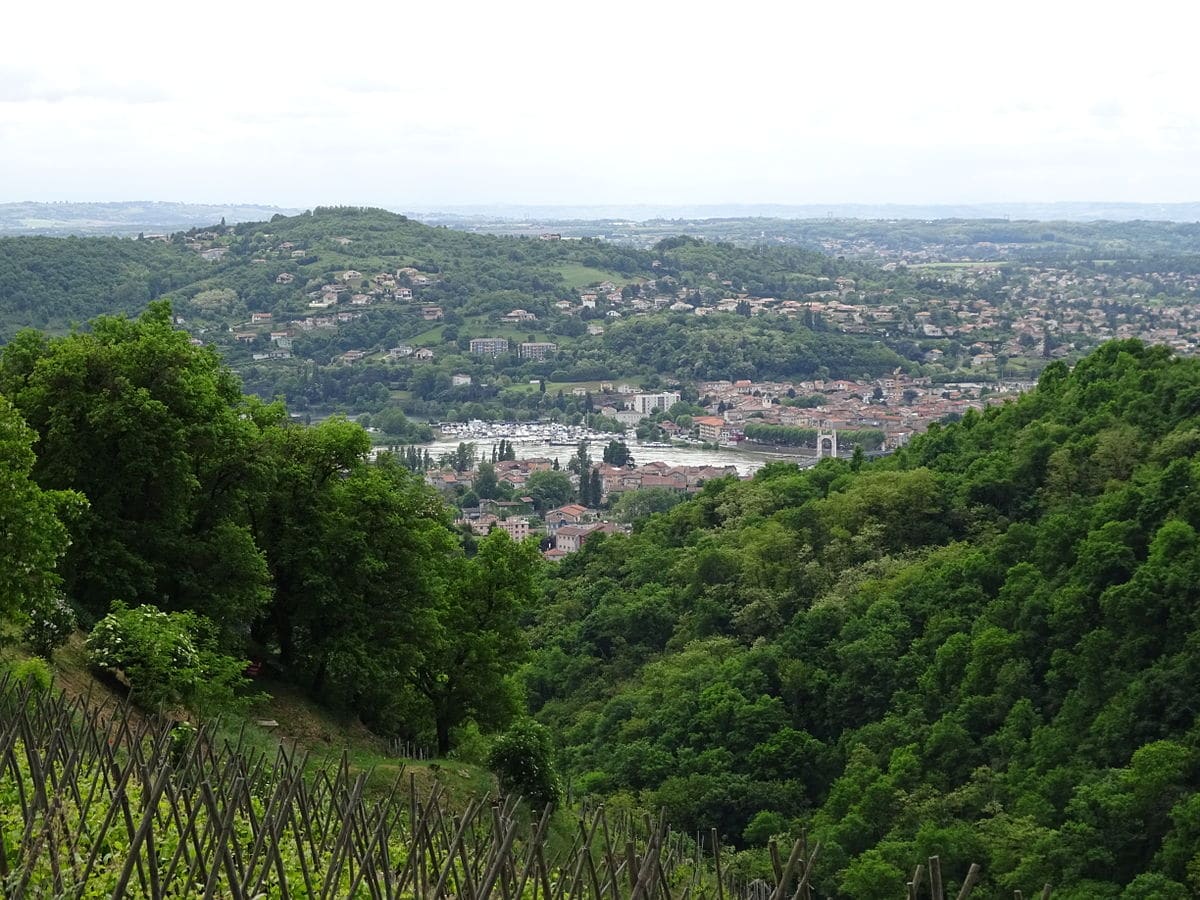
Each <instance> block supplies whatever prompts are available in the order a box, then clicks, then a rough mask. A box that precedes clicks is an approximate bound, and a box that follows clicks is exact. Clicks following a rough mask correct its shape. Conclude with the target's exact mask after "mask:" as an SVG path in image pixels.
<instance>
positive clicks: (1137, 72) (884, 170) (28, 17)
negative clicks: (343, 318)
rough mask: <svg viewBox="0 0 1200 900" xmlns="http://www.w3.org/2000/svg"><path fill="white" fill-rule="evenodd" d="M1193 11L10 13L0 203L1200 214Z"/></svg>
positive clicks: (138, 9) (505, 5) (894, 6)
mask: <svg viewBox="0 0 1200 900" xmlns="http://www.w3.org/2000/svg"><path fill="white" fill-rule="evenodd" d="M1195 7H1196V4H1193V3H1188V2H1184V0H1176V2H1145V0H1143V2H1138V3H1121V4H1119V5H1118V4H1111V5H1110V4H1107V3H1105V2H1104V0H1093V2H1090V3H1075V2H1059V0H1040V2H1036V3H1032V2H1023V0H1022V2H1006V3H986V4H985V3H979V2H971V0H959V2H954V3H932V2H923V0H909V2H905V3H901V2H895V0H892V2H886V3H875V2H829V3H811V2H801V0H791V2H772V3H765V2H761V3H760V2H755V0H739V2H733V3H731V2H721V3H715V2H703V0H692V2H686V3H664V2H655V0H640V2H632V3H627V2H622V0H615V2H614V0H609V2H605V3H576V2H571V0H559V2H555V3H543V2H523V0H509V2H496V0H492V2H487V3H455V2H445V0H443V2H420V0H393V2H389V3H378V4H376V3H370V4H368V3H360V2H357V0H326V2H323V3H320V4H313V5H307V4H305V3H286V4H285V3H274V2H261V0H241V2H238V3H229V2H225V0H205V2H201V3H180V2H172V0H157V2H154V3H142V2H140V0H139V2H128V0H121V2H118V3H110V4H101V3H95V2H94V0H89V2H86V3H77V2H75V0H71V2H66V3H62V2H60V3H53V4H51V3H20V4H9V5H8V6H7V7H6V10H5V13H4V16H3V18H4V30H5V32H6V37H7V40H6V41H5V42H4V49H3V54H2V55H0V202H3V201H14V200H133V199H138V200H147V199H149V200H182V201H191V202H214V203H226V202H256V203H271V204H278V205H284V206H312V205H315V204H319V203H345V204H371V205H380V206H388V207H393V208H407V209H417V208H431V207H432V208H436V207H439V206H450V205H456V204H482V203H491V204H495V203H526V204H547V203H564V204H567V203H569V204H585V203H593V204H629V203H664V204H697V203H732V202H740V203H844V202H862V203H880V202H894V203H958V202H1001V201H1054V200H1108V201H1144V202H1171V201H1185V200H1189V201H1190V200H1200V67H1198V64H1197V62H1196V40H1197V25H1200V13H1198V12H1197V11H1195ZM1110 10H1111V11H1110ZM1118 10H1119V11H1118Z"/></svg>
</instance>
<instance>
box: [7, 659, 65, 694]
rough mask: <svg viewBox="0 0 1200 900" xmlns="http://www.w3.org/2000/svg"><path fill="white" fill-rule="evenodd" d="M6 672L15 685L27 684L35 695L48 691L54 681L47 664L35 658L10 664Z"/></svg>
mask: <svg viewBox="0 0 1200 900" xmlns="http://www.w3.org/2000/svg"><path fill="white" fill-rule="evenodd" d="M8 672H9V675H11V676H12V679H13V681H15V682H17V684H28V685H29V686H30V687H31V688H32V689H33V690H34V691H35V692H37V693H43V692H45V691H48V690H50V685H51V684H52V683H53V681H54V676H53V675H52V674H51V672H50V666H49V664H48V663H47V662H46V661H45V660H44V659H39V658H38V657H36V656H35V657H33V658H31V659H23V660H21V661H20V662H15V663H12V664H10V665H9V668H8Z"/></svg>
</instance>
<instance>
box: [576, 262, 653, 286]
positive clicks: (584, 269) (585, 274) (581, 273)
mask: <svg viewBox="0 0 1200 900" xmlns="http://www.w3.org/2000/svg"><path fill="white" fill-rule="evenodd" d="M558 271H559V272H561V273H562V277H563V279H564V280H565V281H566V283H567V287H570V288H582V287H587V286H588V285H590V284H597V283H599V282H601V281H611V282H612V283H613V284H615V285H617V287H621V286H622V285H626V284H629V283H631V282H634V281H640V280H641V279H639V278H630V277H629V276H628V275H622V274H620V273H619V272H607V271H605V270H604V269H593V268H592V267H591V266H585V265H583V264H582V263H564V264H563V265H561V266H559V267H558Z"/></svg>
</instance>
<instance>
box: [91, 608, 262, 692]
mask: <svg viewBox="0 0 1200 900" xmlns="http://www.w3.org/2000/svg"><path fill="white" fill-rule="evenodd" d="M87 649H88V657H89V659H90V661H91V663H92V665H94V666H97V667H98V668H101V669H109V670H112V671H118V672H121V673H123V674H124V676H125V678H126V679H127V680H128V681H129V685H130V690H131V692H132V694H133V696H134V698H135V699H136V700H137V701H138V702H139V703H141V704H142V705H144V706H150V707H158V706H175V705H179V704H184V705H187V706H190V707H192V708H193V709H195V710H196V711H197V712H198V713H200V714H202V715H214V714H217V713H220V712H223V711H227V710H230V709H232V708H236V707H238V706H244V705H245V704H248V703H250V702H252V701H253V699H254V698H250V697H239V696H238V689H239V688H240V687H243V686H244V685H245V684H246V683H247V679H246V678H245V676H244V675H243V672H244V670H245V668H246V663H245V662H244V661H241V660H236V659H234V658H233V657H230V656H226V655H224V654H222V653H220V652H219V651H218V650H217V647H216V628H215V626H214V625H213V624H212V623H211V622H210V621H209V620H208V619H206V618H204V617H203V616H198V615H195V614H194V613H165V612H163V611H162V610H160V609H158V608H157V607H154V606H150V605H146V606H138V607H135V608H133V609H129V608H128V607H126V606H125V605H124V604H123V603H120V602H118V603H114V604H113V608H112V612H110V613H109V614H108V615H107V616H105V617H104V618H103V619H101V620H100V621H99V622H97V623H96V627H95V628H93V629H92V633H91V635H90V636H89V637H88V640H87Z"/></svg>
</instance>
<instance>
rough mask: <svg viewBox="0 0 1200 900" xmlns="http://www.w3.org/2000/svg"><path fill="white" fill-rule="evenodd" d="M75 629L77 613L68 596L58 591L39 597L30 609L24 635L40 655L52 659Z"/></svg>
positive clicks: (30, 645) (34, 650) (31, 647)
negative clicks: (68, 600)
mask: <svg viewBox="0 0 1200 900" xmlns="http://www.w3.org/2000/svg"><path fill="white" fill-rule="evenodd" d="M74 630H75V613H74V612H73V611H72V609H71V606H70V604H69V603H67V598H66V597H64V596H63V595H62V594H61V593H58V592H57V591H56V592H54V593H53V594H49V595H44V596H42V597H41V598H39V599H38V601H37V602H36V603H35V605H34V607H33V608H32V609H31V610H29V622H28V624H26V626H25V630H24V633H23V636H24V638H25V642H26V643H27V644H29V647H30V649H32V650H33V652H34V653H36V654H37V655H38V656H41V657H43V658H45V659H50V658H51V657H52V656H53V655H54V651H55V650H57V649H58V648H59V647H61V646H62V645H63V644H65V643H66V642H67V639H68V638H69V637H70V636H71V633H72V632H73V631H74Z"/></svg>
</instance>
